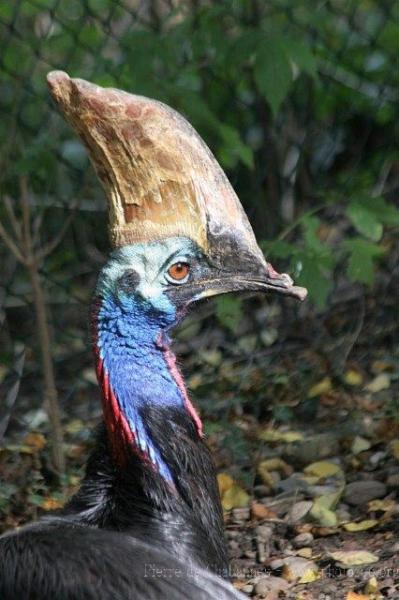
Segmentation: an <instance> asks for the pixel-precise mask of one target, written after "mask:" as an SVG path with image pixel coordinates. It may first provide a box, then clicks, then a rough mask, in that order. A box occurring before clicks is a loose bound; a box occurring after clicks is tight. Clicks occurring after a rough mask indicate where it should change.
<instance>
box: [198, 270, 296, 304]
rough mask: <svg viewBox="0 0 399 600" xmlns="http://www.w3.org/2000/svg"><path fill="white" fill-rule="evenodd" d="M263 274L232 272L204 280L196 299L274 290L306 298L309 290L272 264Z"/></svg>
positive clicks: (294, 296)
mask: <svg viewBox="0 0 399 600" xmlns="http://www.w3.org/2000/svg"><path fill="white" fill-rule="evenodd" d="M267 266H268V269H267V270H266V271H265V273H264V274H263V275H261V274H251V273H236V274H233V273H230V274H229V275H226V276H222V277H220V278H218V279H213V280H206V281H204V282H202V283H203V284H204V286H205V284H206V287H205V289H202V290H201V291H200V292H198V293H197V294H196V295H195V297H194V300H202V299H204V298H210V297H211V296H217V295H219V294H227V293H229V292H263V293H269V292H274V293H278V294H282V295H284V296H291V297H292V298H296V299H297V300H301V301H302V300H305V298H306V296H307V294H308V291H307V289H306V288H303V287H299V286H297V285H294V282H293V281H292V279H291V277H290V276H289V275H288V274H287V273H281V274H280V273H277V271H275V270H274V269H273V267H272V266H271V265H270V264H267Z"/></svg>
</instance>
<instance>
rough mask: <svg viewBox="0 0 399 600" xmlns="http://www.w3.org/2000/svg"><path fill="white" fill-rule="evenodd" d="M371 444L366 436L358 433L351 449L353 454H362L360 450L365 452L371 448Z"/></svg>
mask: <svg viewBox="0 0 399 600" xmlns="http://www.w3.org/2000/svg"><path fill="white" fill-rule="evenodd" d="M370 447H371V444H370V442H369V441H368V440H366V438H364V437H361V436H360V435H357V436H356V437H355V438H354V439H353V442H352V446H351V450H352V454H360V452H364V451H365V450H369V448H370Z"/></svg>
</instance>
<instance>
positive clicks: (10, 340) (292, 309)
mask: <svg viewBox="0 0 399 600" xmlns="http://www.w3.org/2000/svg"><path fill="white" fill-rule="evenodd" d="M398 57H399V4H398V3H397V2H395V1H394V0H378V1H377V0H345V1H344V0H328V1H326V0H323V1H321V0H320V1H311V0H298V1H296V2H292V1H291V0H267V1H261V0H230V1H225V0H218V1H217V2H216V1H212V0H209V1H206V0H191V1H190V0H180V1H179V0H169V1H167V0H158V1H155V0H154V1H152V2H151V1H149V0H146V1H139V0H14V1H13V2H2V3H1V4H0V165H1V170H0V181H1V204H0V218H1V219H2V220H3V222H4V224H5V226H6V228H7V230H8V231H10V232H11V231H12V228H11V224H10V218H9V211H7V210H6V205H5V199H6V198H8V199H9V201H10V202H11V204H12V205H13V206H14V209H15V211H16V216H17V217H18V218H19V212H18V211H19V208H18V203H17V199H18V198H19V196H20V194H21V182H22V183H23V185H26V186H27V193H28V199H29V206H30V210H31V214H32V222H33V230H34V232H36V242H37V245H38V246H39V247H40V246H43V247H45V245H46V243H47V242H48V241H49V240H51V239H54V238H57V236H59V234H60V232H62V234H63V236H62V239H60V240H58V241H59V243H58V245H57V246H56V247H55V248H54V250H53V251H52V252H51V253H50V254H49V255H48V257H47V258H46V260H44V261H43V262H42V263H41V265H40V274H41V277H42V281H43V285H44V291H45V294H46V305H47V310H48V317H49V321H50V324H51V328H52V332H51V334H52V347H51V348H52V356H53V359H54V361H55V371H56V381H57V388H58V392H59V399H60V404H61V408H62V412H63V415H64V417H63V418H64V427H65V432H66V436H67V443H68V445H67V450H68V452H67V457H68V460H69V463H70V464H71V465H73V466H71V467H70V470H69V471H68V472H67V479H66V480H65V481H67V485H73V483H74V482H76V481H75V480H76V473H80V471H79V470H78V466H76V465H75V462H76V461H77V463H79V464H81V463H82V462H83V461H84V452H82V454H83V455H82V456H80V455H79V450H77V448H79V446H76V443H77V442H76V440H77V439H78V441H79V442H82V443H83V442H85V441H86V439H87V436H88V433H87V425H88V424H91V423H92V422H94V421H95V420H96V419H97V418H98V416H99V402H98V395H97V389H96V383H95V378H94V374H93V370H92V363H91V356H90V351H89V335H88V328H87V316H88V305H89V302H90V296H91V293H92V290H93V286H94V283H95V277H96V273H97V272H98V269H99V267H100V265H101V264H102V262H103V261H104V259H105V256H106V253H107V251H108V241H107V234H106V212H105V200H104V197H103V192H102V190H101V189H100V186H99V183H98V181H97V179H96V177H95V175H94V172H93V170H92V168H91V166H90V165H89V162H88V158H87V155H86V152H85V150H84V148H83V147H82V145H81V144H80V142H79V141H78V139H77V138H76V136H75V135H74V134H73V132H72V131H71V129H70V128H69V127H68V126H67V125H66V124H65V122H64V121H63V120H62V118H61V117H60V116H59V115H58V114H57V112H56V110H55V109H54V107H53V106H52V104H51V101H50V99H49V95H48V92H47V89H46V82H45V75H46V73H47V72H48V71H49V70H52V69H63V70H66V71H68V73H69V74H70V75H71V76H74V77H82V78H85V79H89V80H91V81H94V82H96V83H98V84H101V85H105V86H116V87H120V88H123V89H126V90H129V91H132V92H135V93H138V94H144V95H148V96H151V97H154V98H158V99H160V100H162V101H165V102H167V103H168V104H170V105H171V106H173V107H174V108H176V109H177V110H179V111H181V112H182V113H184V114H185V115H186V116H187V118H188V119H189V120H190V121H191V122H192V123H193V125H194V126H195V127H196V128H197V129H198V131H199V132H200V134H201V135H202V136H203V137H204V139H205V140H206V142H207V143H208V145H209V146H210V147H211V149H212V150H213V151H214V153H215V154H216V156H217V158H218V160H219V161H220V162H221V164H222V166H223V167H224V168H225V170H226V171H227V173H228V175H229V177H230V180H231V181H232V183H233V185H234V187H235V189H236V191H237V193H238V195H239V197H240V198H241V200H242V202H243V204H244V206H245V209H246V211H247V213H248V215H249V217H250V220H251V222H252V224H253V226H254V229H255V231H256V235H257V237H258V239H259V240H260V242H261V244H262V247H263V248H264V250H265V252H266V254H267V256H268V257H269V258H270V259H271V260H272V261H273V263H274V264H275V266H276V268H277V269H278V270H280V271H281V270H283V269H286V270H289V271H290V272H291V273H292V275H293V276H294V277H295V279H296V281H297V282H298V284H301V285H305V286H307V287H308V288H309V293H310V299H309V301H307V302H306V303H305V304H304V305H302V306H301V307H298V306H296V305H295V306H294V302H293V301H291V300H288V301H277V300H274V299H271V300H270V302H268V303H265V302H264V300H261V299H253V300H251V301H249V302H247V301H245V302H244V301H243V300H242V299H237V298H232V297H226V298H221V299H220V300H217V301H216V302H215V303H214V304H208V305H206V306H205V307H204V309H203V311H202V313H200V314H199V315H193V316H192V317H191V318H190V319H189V320H188V321H187V322H186V324H185V325H184V326H183V327H182V328H181V330H180V331H179V334H178V345H177V350H178V352H179V353H180V354H181V355H182V356H183V357H185V362H184V364H185V369H186V372H187V374H188V382H189V385H190V388H191V390H192V391H193V393H194V396H195V400H196V401H197V402H198V403H199V405H200V406H201V408H202V411H203V414H204V416H205V419H206V422H207V427H208V433H209V435H210V441H211V443H213V442H215V444H218V445H219V448H221V450H220V458H219V465H221V466H223V467H227V466H232V468H233V470H234V469H236V470H241V471H242V472H241V476H242V477H243V478H244V481H245V482H246V483H248V482H249V480H250V474H251V465H252V464H253V454H251V451H252V450H251V449H255V450H256V448H257V447H258V441H257V438H256V436H255V438H256V439H255V442H254V440H253V439H252V438H251V435H248V431H251V427H252V426H254V425H255V426H261V425H262V424H264V423H265V421H270V419H273V420H275V421H277V423H282V424H288V425H290V424H291V425H292V422H293V420H294V419H296V420H299V421H301V420H302V422H303V423H307V424H309V422H313V425H312V426H313V427H316V423H317V424H318V425H317V426H320V427H327V426H328V427H330V425H331V423H333V424H334V426H337V427H343V425H342V423H345V427H346V429H345V431H346V433H348V434H353V433H356V432H358V431H363V430H362V429H361V425H359V423H363V421H362V419H363V416H361V415H364V412H365V411H366V412H367V411H368V412H367V414H373V415H374V417H373V418H375V419H376V420H377V421H378V423H379V424H380V426H381V428H380V431H382V432H383V435H385V436H388V437H389V436H391V437H392V436H394V435H395V431H396V432H397V427H398V425H397V421H398V413H399V407H398V402H397V397H395V393H394V390H396V389H397V385H398V384H397V382H398V380H399V348H398V342H397V324H398V311H399V308H398V302H397V297H398V290H399V286H398V280H397V276H398V266H397V263H398V257H399V244H398V236H397V233H398V228H399V210H398V203H397V195H398V187H399V154H398V152H399V151H398V129H399V68H398ZM22 187H23V186H22ZM69 217H72V218H71V222H70V224H69V225H68V227H67V229H66V231H65V232H64V231H62V227H63V224H64V223H66V222H67V219H68V218H69ZM0 256H1V264H0V270H1V282H2V285H1V288H0V300H1V303H2V313H1V320H2V323H3V329H2V333H1V338H0V340H1V345H0V360H1V366H0V378H1V380H2V387H1V390H2V394H3V396H2V398H5V401H4V402H3V399H2V402H1V406H0V408H1V412H0V435H1V436H3V435H5V442H6V444H7V448H8V449H9V451H10V452H13V448H14V450H15V448H16V447H15V446H13V445H12V444H15V443H18V444H21V443H22V442H21V440H23V439H24V436H25V435H26V433H27V431H31V430H35V431H44V432H47V431H48V424H47V417H46V414H45V412H44V411H43V408H42V405H43V393H42V379H41V368H40V362H39V354H40V353H39V350H40V348H39V346H40V343H39V341H38V337H37V330H36V329H35V317H34V311H33V309H32V289H31V283H30V280H29V278H28V276H27V272H26V269H24V268H23V267H22V266H21V265H19V264H18V262H17V261H16V259H15V256H14V255H13V253H12V252H10V251H9V249H8V248H7V247H6V246H0ZM21 356H25V363H24V366H23V365H22V359H21ZM381 374H382V375H384V376H385V377H386V379H385V388H384V386H382V388H383V389H381V390H380V391H382V392H384V393H385V394H386V395H385V396H383V397H382V400H381V402H380V403H378V402H377V404H375V405H374V404H373V403H372V398H371V399H370V393H372V392H370V391H369V392H367V391H366V392H364V391H363V390H364V387H363V386H364V385H366V384H367V383H368V382H370V380H373V378H375V377H378V375H381ZM21 377H22V381H21ZM380 381H381V380H380ZM20 383H21V386H20V387H19V384H20ZM317 385H319V388H317ZM315 386H316V387H315ZM323 386H324V387H323ZM375 387H378V386H375ZM380 387H381V386H380ZM384 390H385V391H384ZM377 392H378V390H377ZM377 392H376V393H377ZM370 402H371V404H370ZM370 407H371V408H370ZM377 409H378V415H377V416H375V414H374V413H375V411H376V410H377ZM332 414H333V416H332ZM349 417H351V419H349ZM352 417H353V418H352ZM387 423H388V425H387ZM395 423H396V425H395ZM395 427H396V429H395ZM73 436H75V437H73ZM76 436H77V438H76ZM212 436H214V438H213V437H212ZM34 439H35V438H33V440H34ZM220 439H221V440H222V442H221V443H219V442H220ZM36 441H37V440H36ZM21 447H22V448H23V446H18V448H19V449H21ZM29 447H30V446H29V444H28V448H29ZM10 448H11V450H10ZM25 450H26V447H25ZM255 450H254V451H255ZM22 452H23V450H22ZM28 454H29V452H28ZM74 461H75V462H74ZM7 464H8V465H10V464H12V465H13V468H14V471H13V475H12V477H11V475H10V473H11V471H9V478H8V482H9V483H8V484H7V485H8V486H9V487H7V486H5V487H3V490H4V491H3V492H0V508H1V502H2V500H1V498H2V497H1V493H3V496H4V498H3V506H6V505H7V506H9V503H10V498H11V497H12V496H13V494H14V492H15V490H16V487H15V485H14V484H13V483H12V481H11V480H12V479H13V478H14V481H15V482H16V485H17V486H18V485H19V486H20V487H22V488H23V487H24V486H25V488H24V489H25V491H26V495H25V496H23V497H22V498H21V497H19V498H17V499H14V500H13V502H14V505H13V510H14V516H15V519H16V520H17V521H18V520H20V519H21V515H22V518H24V516H23V510H24V509H23V504H24V502H26V499H27V498H28V500H29V502H30V503H31V504H32V503H33V504H35V503H36V504H39V505H40V506H42V505H43V498H44V497H45V496H46V493H47V492H46V490H47V488H48V486H50V487H51V485H52V484H53V483H54V482H53V481H52V479H51V469H48V470H46V468H44V479H43V468H42V469H41V471H40V469H38V470H35V469H34V470H33V471H32V474H31V479H30V480H29V485H28V486H27V487H26V481H25V480H24V479H23V477H25V478H26V469H25V471H24V468H23V467H21V469H22V470H21V473H23V474H24V475H23V476H22V475H21V479H20V480H18V472H19V471H18V472H17V471H16V470H15V464H14V463H12V461H11V463H7ZM18 464H19V463H18ZM29 464H30V465H31V463H29ZM10 468H11V467H10ZM18 468H19V467H18ZM39 471H40V475H39ZM245 476H247V478H246V479H245ZM68 477H69V479H68ZM74 477H75V479H74ZM10 486H11V487H10ZM25 516H26V515H25ZM29 516H31V515H29Z"/></svg>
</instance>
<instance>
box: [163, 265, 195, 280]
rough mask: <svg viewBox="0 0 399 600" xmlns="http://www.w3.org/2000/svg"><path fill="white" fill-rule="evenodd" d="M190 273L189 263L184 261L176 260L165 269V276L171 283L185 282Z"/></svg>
mask: <svg viewBox="0 0 399 600" xmlns="http://www.w3.org/2000/svg"><path fill="white" fill-rule="evenodd" d="M189 274H190V265H189V264H188V263H186V262H180V261H179V262H176V263H174V264H173V265H171V266H170V267H169V269H168V270H167V278H168V280H169V281H170V282H171V283H185V282H186V281H187V279H188V276H189Z"/></svg>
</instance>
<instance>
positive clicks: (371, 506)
mask: <svg viewBox="0 0 399 600" xmlns="http://www.w3.org/2000/svg"><path fill="white" fill-rule="evenodd" d="M394 510H396V502H395V500H392V498H385V499H383V500H370V502H368V504H367V511H368V512H393V511H394Z"/></svg>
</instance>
